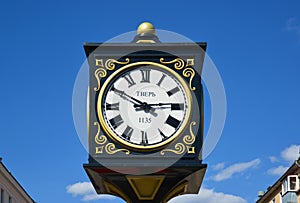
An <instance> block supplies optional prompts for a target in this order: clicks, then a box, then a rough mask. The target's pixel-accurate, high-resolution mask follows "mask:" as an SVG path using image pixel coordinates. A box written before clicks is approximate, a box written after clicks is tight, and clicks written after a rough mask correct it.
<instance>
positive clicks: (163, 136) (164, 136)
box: [158, 128, 167, 140]
mask: <svg viewBox="0 0 300 203" xmlns="http://www.w3.org/2000/svg"><path fill="white" fill-rule="evenodd" d="M158 132H159V134H160V135H161V137H162V140H165V139H167V136H166V135H165V134H164V133H163V132H162V131H161V130H160V129H159V128H158Z"/></svg>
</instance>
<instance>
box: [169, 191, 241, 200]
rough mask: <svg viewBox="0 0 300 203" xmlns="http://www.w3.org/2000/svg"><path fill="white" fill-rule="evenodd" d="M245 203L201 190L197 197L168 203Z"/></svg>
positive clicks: (182, 197) (231, 196)
mask: <svg viewBox="0 0 300 203" xmlns="http://www.w3.org/2000/svg"><path fill="white" fill-rule="evenodd" d="M182 202H185V203H199V202H205V203H216V202H222V203H247V201H246V200H245V199H243V198H242V197H239V196H235V195H231V194H224V193H223V192H215V191H214V190H213V189H206V188H201V190H200V193H199V194H198V195H184V196H179V197H176V198H174V199H172V200H171V201H170V202H169V203H182Z"/></svg>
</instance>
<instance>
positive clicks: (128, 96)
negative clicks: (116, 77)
mask: <svg viewBox="0 0 300 203" xmlns="http://www.w3.org/2000/svg"><path fill="white" fill-rule="evenodd" d="M112 90H113V91H114V92H115V93H117V94H119V95H120V96H121V97H127V98H129V99H131V100H133V101H135V102H137V103H139V104H141V105H140V106H142V104H143V102H141V101H140V100H138V99H136V98H134V97H132V96H130V95H128V94H126V93H125V92H124V91H121V90H118V89H116V88H114V87H113V88H112ZM134 105H137V104H134Z"/></svg>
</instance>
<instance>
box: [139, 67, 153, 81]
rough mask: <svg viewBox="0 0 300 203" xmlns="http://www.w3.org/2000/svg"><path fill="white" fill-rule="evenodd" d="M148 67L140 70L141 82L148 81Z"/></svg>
mask: <svg viewBox="0 0 300 203" xmlns="http://www.w3.org/2000/svg"><path fill="white" fill-rule="evenodd" d="M150 71H151V70H150V69H144V70H141V73H142V80H141V82H148V83H149V82H150Z"/></svg>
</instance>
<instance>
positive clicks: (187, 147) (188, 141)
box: [160, 121, 196, 155]
mask: <svg viewBox="0 0 300 203" xmlns="http://www.w3.org/2000/svg"><path fill="white" fill-rule="evenodd" d="M195 125H196V122H195V121H192V122H191V123H190V126H189V127H190V129H189V131H190V133H189V134H188V135H185V136H184V137H183V138H182V142H179V143H177V144H175V146H174V149H164V150H162V151H161V152H160V154H161V155H165V153H166V152H170V153H174V154H178V155H179V154H183V153H185V152H186V153H188V154H195V147H193V146H192V145H193V144H194V142H195V141H196V136H195V134H194V132H193V126H195Z"/></svg>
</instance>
